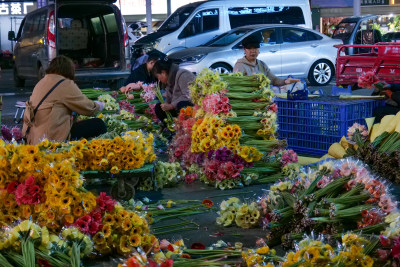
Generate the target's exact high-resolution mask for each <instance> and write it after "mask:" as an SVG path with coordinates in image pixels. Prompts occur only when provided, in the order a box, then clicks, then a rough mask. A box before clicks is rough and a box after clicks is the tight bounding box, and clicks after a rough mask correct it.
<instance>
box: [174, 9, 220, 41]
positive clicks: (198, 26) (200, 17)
mask: <svg viewBox="0 0 400 267" xmlns="http://www.w3.org/2000/svg"><path fill="white" fill-rule="evenodd" d="M218 28H219V9H217V8H216V9H206V10H202V11H199V12H197V13H196V15H195V16H194V17H193V18H192V20H191V21H190V22H189V23H188V24H187V25H186V27H185V28H184V29H183V31H182V33H181V34H180V35H179V38H187V37H190V36H195V35H198V34H201V33H205V32H209V31H213V30H217V29H218Z"/></svg>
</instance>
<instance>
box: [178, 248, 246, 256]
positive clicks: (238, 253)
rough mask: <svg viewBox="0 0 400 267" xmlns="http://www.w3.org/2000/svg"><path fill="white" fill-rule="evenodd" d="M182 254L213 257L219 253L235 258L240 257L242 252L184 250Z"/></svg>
mask: <svg viewBox="0 0 400 267" xmlns="http://www.w3.org/2000/svg"><path fill="white" fill-rule="evenodd" d="M183 252H184V253H188V254H190V255H215V254H219V253H229V254H232V255H235V256H241V255H242V251H240V250H224V249H184V250H183Z"/></svg>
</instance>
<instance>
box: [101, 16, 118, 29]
mask: <svg viewBox="0 0 400 267" xmlns="http://www.w3.org/2000/svg"><path fill="white" fill-rule="evenodd" d="M104 22H105V24H106V28H107V32H118V26H117V20H116V18H115V14H114V13H111V14H107V15H105V16H104Z"/></svg>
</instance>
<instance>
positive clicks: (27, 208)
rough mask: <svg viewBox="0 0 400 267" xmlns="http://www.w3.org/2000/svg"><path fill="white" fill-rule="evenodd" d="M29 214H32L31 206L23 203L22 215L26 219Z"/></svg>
mask: <svg viewBox="0 0 400 267" xmlns="http://www.w3.org/2000/svg"><path fill="white" fill-rule="evenodd" d="M31 214H32V210H31V207H30V206H29V205H24V206H23V207H22V217H24V218H26V219H27V218H29V217H30V216H31Z"/></svg>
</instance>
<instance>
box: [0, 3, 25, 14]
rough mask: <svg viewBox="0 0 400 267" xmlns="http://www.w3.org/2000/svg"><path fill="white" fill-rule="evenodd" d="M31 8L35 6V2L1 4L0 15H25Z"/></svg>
mask: <svg viewBox="0 0 400 267" xmlns="http://www.w3.org/2000/svg"><path fill="white" fill-rule="evenodd" d="M29 6H33V2H26V3H20V2H15V3H1V4H0V15H25V14H26V13H28V7H29Z"/></svg>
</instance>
